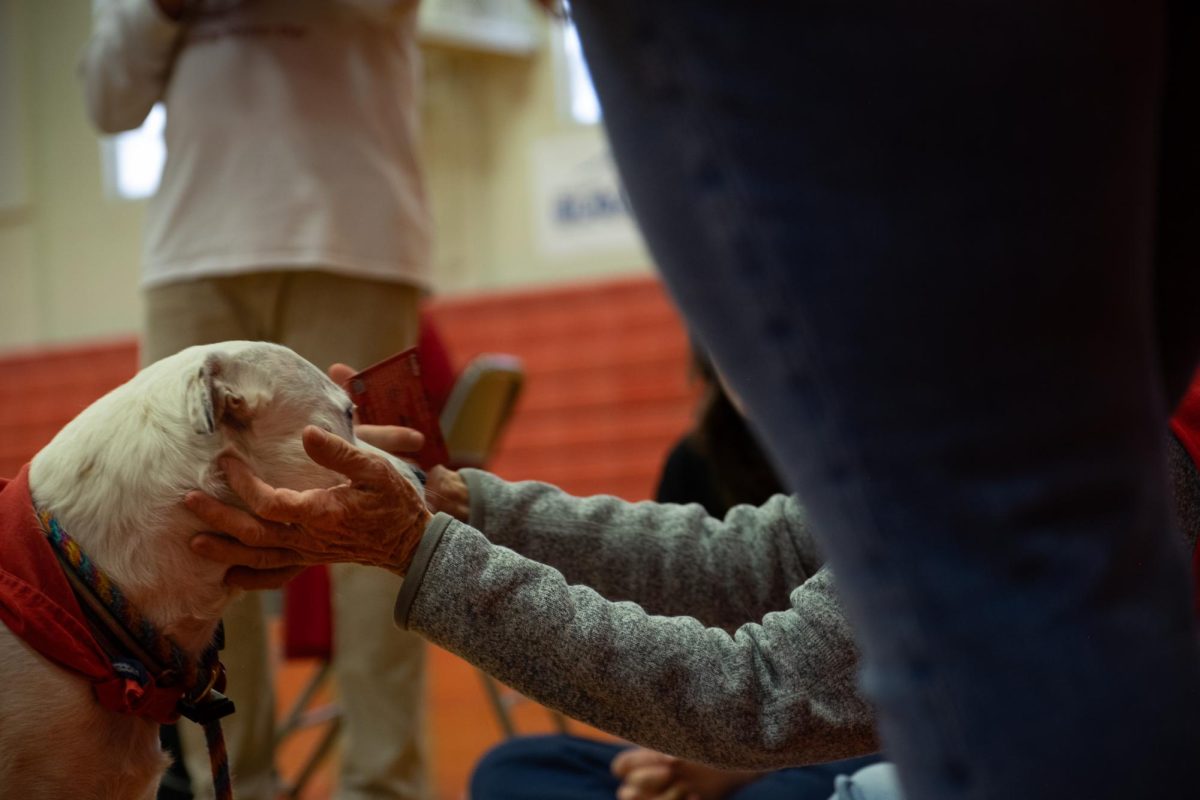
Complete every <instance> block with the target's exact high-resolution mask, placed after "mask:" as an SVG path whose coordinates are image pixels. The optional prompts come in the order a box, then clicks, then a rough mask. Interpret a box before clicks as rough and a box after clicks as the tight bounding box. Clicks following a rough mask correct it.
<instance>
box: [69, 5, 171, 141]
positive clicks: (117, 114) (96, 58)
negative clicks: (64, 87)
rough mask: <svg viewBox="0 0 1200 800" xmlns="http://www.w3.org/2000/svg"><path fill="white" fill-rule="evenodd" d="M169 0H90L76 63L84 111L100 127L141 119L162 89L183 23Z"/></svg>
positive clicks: (115, 128)
mask: <svg viewBox="0 0 1200 800" xmlns="http://www.w3.org/2000/svg"><path fill="white" fill-rule="evenodd" d="M171 8H175V6H173V5H172V4H171V3H170V0H163V5H160V4H159V2H156V0H94V2H93V11H92V16H93V26H92V36H91V38H90V39H89V40H88V44H87V48H86V50H85V51H84V54H83V59H82V61H81V63H80V71H81V73H82V76H83V86H84V95H85V99H86V102H87V111H88V117H89V118H90V119H91V120H92V123H93V124H94V125H95V126H96V128H98V129H99V130H100V131H102V132H104V133H119V132H120V131H125V130H131V129H133V128H136V127H137V126H139V125H141V124H142V122H143V121H144V120H145V119H146V115H147V114H149V113H150V109H151V108H153V107H154V104H155V103H156V102H158V101H159V100H160V99H161V98H162V96H163V93H164V91H165V90H166V86H167V81H168V79H169V78H170V75H171V65H172V62H173V61H174V58H175V49H176V45H177V41H178V38H179V34H180V31H182V26H181V25H180V24H179V23H178V22H177V21H175V20H174V19H172V18H171V17H170V16H168V13H167V10H166V9H171Z"/></svg>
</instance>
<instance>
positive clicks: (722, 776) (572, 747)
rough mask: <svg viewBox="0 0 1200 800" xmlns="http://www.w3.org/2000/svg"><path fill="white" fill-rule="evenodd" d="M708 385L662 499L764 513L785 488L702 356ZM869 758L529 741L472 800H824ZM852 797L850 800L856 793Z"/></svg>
mask: <svg viewBox="0 0 1200 800" xmlns="http://www.w3.org/2000/svg"><path fill="white" fill-rule="evenodd" d="M692 352H693V357H692V374H693V375H694V376H695V378H696V379H697V380H699V381H700V382H701V384H702V387H703V390H702V391H703V394H702V396H701V400H700V406H699V413H698V415H697V423H696V425H695V427H694V428H693V429H692V430H691V431H689V432H688V433H687V434H685V435H684V436H683V437H682V438H681V439H680V440H679V441H678V442H677V443H676V444H675V446H674V447H673V448H672V449H671V451H670V453H669V454H668V456H667V459H666V462H665V464H664V465H663V469H662V473H661V476H660V478H659V483H658V488H657V490H656V493H655V500H656V501H657V502H660V503H699V504H700V505H702V506H704V509H705V511H707V512H708V513H709V514H710V515H711V516H713V517H716V518H718V519H720V518H722V517H724V516H725V513H726V512H727V511H728V510H729V509H730V508H732V507H733V506H735V505H743V504H745V505H753V506H758V505H761V504H763V503H765V502H766V501H767V500H768V499H769V498H770V497H771V496H772V495H775V494H781V493H783V492H784V489H783V485H782V484H781V483H780V481H779V478H778V477H777V476H776V474H775V471H774V469H773V468H772V467H771V465H770V463H769V462H768V461H767V458H766V456H765V455H764V454H763V452H762V449H761V448H760V447H759V446H758V442H757V441H756V440H755V439H754V436H753V434H752V433H751V432H750V429H749V427H748V426H747V423H746V420H745V418H744V417H743V416H742V414H741V413H740V412H739V411H738V409H737V407H736V405H735V404H734V402H733V401H732V400H731V399H730V398H729V396H728V394H726V392H725V390H724V389H723V387H722V386H721V383H720V381H719V380H718V379H717V376H716V374H715V372H714V370H713V368H712V365H711V364H710V362H709V361H708V360H707V359H706V358H704V357H703V355H702V354H701V353H700V352H699V351H698V350H697V349H695V348H693V351H692ZM877 760H878V756H875V755H869V756H864V757H861V758H852V759H848V760H843V761H837V762H834V763H832V764H827V765H818V766H811V767H800V768H795V769H784V770H778V771H774V772H753V771H743V770H721V769H716V768H713V767H709V766H706V765H704V764H700V763H698V762H694V761H687V760H684V759H678V758H674V757H672V756H668V755H665V754H663V753H659V752H657V751H654V750H648V749H645V748H631V747H630V746H629V745H628V744H622V743H618V742H599V741H595V740H591V739H584V738H581V737H576V736H568V735H552V736H527V737H518V738H515V739H510V740H508V741H506V742H503V743H501V744H499V745H497V746H496V747H494V748H492V749H491V750H490V751H489V752H488V753H486V754H485V755H484V757H483V759H482V760H481V761H480V762H479V764H478V765H477V766H476V768H475V770H474V772H473V774H472V776H471V789H470V796H471V798H472V800H553V799H554V798H562V799H563V800H568V799H570V800H574V799H576V798H578V800H591V799H592V798H594V800H611V798H614V797H616V796H617V795H618V792H619V791H621V792H622V793H621V797H622V798H626V799H627V800H641V798H645V800H651V798H656V797H662V796H670V795H668V792H675V793H676V795H675V796H678V797H695V798H697V800H722V798H731V799H732V798H737V800H774V799H775V798H779V800H807V799H808V798H811V799H812V800H825V798H827V797H828V796H829V794H830V792H831V791H833V787H834V778H835V777H837V776H839V775H843V774H848V773H851V772H853V771H854V770H855V769H857V768H859V767H862V766H865V765H868V764H871V763H874V762H875V761H877ZM847 796H850V795H847Z"/></svg>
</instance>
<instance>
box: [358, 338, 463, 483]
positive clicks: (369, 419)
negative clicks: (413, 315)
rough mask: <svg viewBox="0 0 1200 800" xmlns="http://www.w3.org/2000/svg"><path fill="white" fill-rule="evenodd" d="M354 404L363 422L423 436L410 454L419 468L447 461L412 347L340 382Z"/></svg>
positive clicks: (436, 421) (417, 359) (436, 420)
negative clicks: (397, 428) (391, 426)
mask: <svg viewBox="0 0 1200 800" xmlns="http://www.w3.org/2000/svg"><path fill="white" fill-rule="evenodd" d="M344 386H345V388H346V391H347V392H349V393H350V399H351V400H353V401H354V403H355V405H356V406H358V421H359V422H361V423H364V424H367V425H402V426H404V427H406V428H413V429H415V430H418V431H420V432H421V433H422V434H424V435H425V444H424V446H423V447H422V448H421V449H420V450H419V451H418V452H417V453H415V454H414V455H413V457H414V460H415V461H416V462H417V464H418V465H419V466H420V467H421V468H422V469H429V468H431V467H433V466H435V465H437V464H445V463H446V462H447V461H448V460H449V456H448V455H447V452H446V442H445V440H444V439H443V438H442V428H441V424H440V422H439V420H438V416H437V414H436V413H434V411H433V404H432V403H431V402H430V400H429V394H428V392H427V391H426V389H425V384H424V382H423V381H422V377H421V360H420V358H419V357H418V356H417V348H415V347H412V348H409V349H408V350H404V351H401V352H399V353H397V354H396V355H394V356H392V357H390V358H387V359H384V360H383V361H380V362H379V363H378V364H373V365H371V366H369V367H367V368H366V369H364V370H363V371H362V372H359V373H358V374H356V375H354V376H352V377H351V378H350V379H349V380H347V381H346V383H345V384H344Z"/></svg>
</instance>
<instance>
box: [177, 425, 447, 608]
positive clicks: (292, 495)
mask: <svg viewBox="0 0 1200 800" xmlns="http://www.w3.org/2000/svg"><path fill="white" fill-rule="evenodd" d="M303 441H304V449H305V451H306V452H307V453H308V455H309V457H310V458H312V460H313V461H315V462H316V463H318V464H320V465H321V466H323V467H325V468H327V469H331V470H334V471H336V472H339V473H341V474H342V475H345V476H346V477H347V478H349V481H348V482H347V483H343V484H340V485H338V486H334V487H333V488H330V489H309V490H307V491H295V490H292V489H276V488H273V487H271V486H269V485H267V484H266V483H264V482H263V481H262V480H261V479H260V478H259V477H258V476H257V475H255V474H254V473H253V472H251V471H250V468H249V467H247V466H246V464H245V463H243V462H242V461H240V460H238V459H236V458H232V457H226V458H222V459H221V461H220V466H221V468H222V469H223V470H224V471H225V475H226V478H227V480H228V481H229V486H230V488H231V489H233V491H234V492H235V493H236V494H237V495H238V496H239V497H241V498H242V500H243V501H245V503H246V506H247V507H248V508H249V509H250V512H252V513H247V512H246V511H243V510H241V509H238V508H234V507H233V506H230V505H226V504H225V503H222V502H221V501H219V500H217V499H216V498H213V497H210V496H209V495H206V494H204V493H203V492H189V493H188V494H187V496H186V497H185V498H184V504H185V505H186V506H187V507H188V508H189V509H190V510H191V511H192V513H194V514H195V515H196V516H197V517H199V518H200V519H201V520H202V521H203V522H204V523H205V524H206V525H209V526H211V527H212V528H213V529H214V530H217V531H222V532H224V533H225V534H227V537H221V536H217V535H213V534H207V533H201V534H197V535H196V536H195V537H193V538H192V542H191V546H192V550H193V551H194V552H196V553H198V554H200V555H202V556H205V557H206V558H210V559H213V560H215V561H220V562H222V563H225V564H230V565H233V568H232V569H230V570H229V572H228V573H226V576H225V580H226V583H229V584H230V585H234V586H242V587H243V588H263V587H264V586H267V585H281V584H282V583H283V582H286V580H287V578H290V577H292V576H294V575H295V573H296V572H298V571H299V570H300V569H302V568H304V567H307V566H311V565H313V564H330V563H336V562H351V563H356V564H367V565H371V566H378V567H383V568H384V569H387V570H390V571H392V572H395V573H398V574H400V575H403V574H405V573H406V572H407V571H408V568H409V565H410V564H411V563H412V557H413V554H414V553H415V552H416V550H417V546H418V545H419V544H420V541H421V537H422V536H423V535H424V532H425V526H426V525H427V524H428V522H429V520H430V519H431V517H432V515H431V514H430V512H429V510H428V509H426V508H425V504H424V502H423V501H422V498H421V497H420V495H419V493H418V491H417V490H416V489H414V488H413V486H412V485H411V484H410V483H409V482H408V481H407V480H406V479H405V478H404V477H403V476H402V475H400V474H399V473H397V472H396V471H395V470H394V469H393V468H392V466H391V464H389V463H388V462H387V460H386V459H385V458H383V457H382V456H379V455H376V454H372V453H368V452H364V451H362V450H359V449H358V448H356V447H355V446H354V445H352V444H350V443H349V442H347V441H346V440H344V439H342V438H340V437H338V436H335V435H334V434H332V433H329V432H327V431H324V430H321V429H320V428H316V427H313V426H309V427H307V428H305V429H304V439H303ZM285 576H286V577H285ZM272 581H273V583H272Z"/></svg>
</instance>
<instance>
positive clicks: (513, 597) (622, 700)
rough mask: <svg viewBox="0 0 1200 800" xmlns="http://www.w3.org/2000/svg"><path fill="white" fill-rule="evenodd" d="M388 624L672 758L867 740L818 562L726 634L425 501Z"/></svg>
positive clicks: (849, 651) (848, 745)
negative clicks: (428, 512)
mask: <svg viewBox="0 0 1200 800" xmlns="http://www.w3.org/2000/svg"><path fill="white" fill-rule="evenodd" d="M741 580H742V581H743V586H744V587H745V588H747V589H750V587H751V585H752V584H753V577H752V576H744V577H743V578H742V579H741ZM396 622H397V624H398V625H399V626H400V627H403V628H407V629H409V630H413V631H417V632H419V633H421V634H422V635H423V636H425V637H426V638H428V639H429V640H430V641H432V642H434V643H435V644H437V645H439V646H441V647H443V648H445V649H447V650H449V651H451V652H453V653H456V654H457V655H459V656H461V657H463V658H465V659H466V660H468V661H470V662H472V663H474V664H476V665H477V666H479V667H480V668H482V669H483V670H484V671H486V672H488V673H489V674H491V675H494V676H496V677H497V678H499V679H500V680H501V681H503V682H504V683H506V684H508V685H510V686H512V687H513V688H515V689H517V690H518V691H520V692H522V693H524V694H526V695H528V696H529V697H532V698H534V699H535V700H537V701H539V702H541V703H543V704H545V705H547V706H550V707H552V708H556V709H559V710H560V711H563V712H564V713H566V714H568V715H569V716H572V717H574V718H576V719H579V720H582V721H584V722H586V723H588V724H590V725H594V726H596V727H598V728H600V729H602V730H606V731H608V732H610V733H613V734H616V735H618V736H621V737H623V738H625V739H628V740H630V741H632V742H635V743H637V744H640V745H642V746H645V747H650V748H654V749H655V750H660V751H663V752H668V753H672V754H674V755H677V756H680V757H683V758H688V759H692V760H696V761H701V762H704V763H708V764H713V765H715V766H720V767H725V768H736V769H756V770H761V769H772V768H777V767H783V766H794V765H798V764H806V763H817V762H823V761H829V760H834V759H839V758H848V757H851V756H855V755H863V754H866V753H870V752H874V751H875V750H876V749H877V748H878V745H877V743H876V741H875V738H874V734H873V726H872V715H871V710H870V707H869V705H868V704H867V702H866V701H865V700H863V699H862V698H861V697H860V696H859V695H858V693H857V691H856V688H855V670H856V665H857V653H856V650H855V647H854V644H853V641H852V638H851V633H850V629H849V625H848V623H847V622H846V620H845V618H844V617H843V616H842V613H841V611H840V609H839V607H838V604H837V601H836V599H835V597H834V592H833V587H832V584H831V582H830V575H829V573H828V572H827V571H825V570H822V571H821V572H819V573H818V574H817V575H816V576H815V577H813V578H812V579H810V580H808V581H807V582H805V583H804V585H803V586H801V587H799V588H798V589H796V590H795V591H794V592H793V593H792V596H791V607H790V608H789V609H788V610H787V611H782V612H776V613H771V614H767V615H766V616H765V617H763V618H762V620H761V622H759V623H750V624H746V625H743V626H742V627H740V628H739V629H738V630H737V631H736V632H735V633H733V634H732V635H731V634H729V633H726V632H725V631H723V630H720V629H718V628H711V627H705V626H704V625H702V624H701V623H700V622H699V621H698V620H696V619H694V618H691V617H683V616H676V617H667V616H653V615H650V614H648V613H647V612H646V611H645V610H644V609H643V608H641V607H639V606H637V605H635V604H633V603H629V602H611V601H608V600H605V599H604V598H603V597H601V596H600V595H598V594H597V593H596V592H595V591H593V590H592V589H590V588H588V587H586V586H580V585H571V584H569V583H568V582H567V580H566V579H565V578H564V577H563V575H562V573H560V572H558V571H557V570H555V569H553V568H551V567H549V566H547V565H545V564H541V563H538V562H536V561H533V560H531V559H528V558H524V557H522V556H520V555H518V554H517V553H515V552H513V551H511V550H509V549H507V548H504V547H498V546H496V545H494V544H492V543H490V542H488V541H487V539H486V538H485V537H484V536H483V535H482V534H481V533H479V532H478V531H476V530H474V529H472V528H470V527H468V526H467V525H464V524H463V523H461V522H458V521H457V520H454V519H453V518H451V517H450V516H448V515H446V514H439V515H437V516H436V517H435V518H434V520H433V522H432V523H431V524H430V526H429V528H428V529H427V533H426V535H425V537H424V539H423V541H422V544H421V546H420V548H418V551H417V553H416V556H415V558H414V560H413V562H412V566H411V567H410V568H409V570H408V575H407V577H406V578H405V582H404V585H403V588H402V590H401V595H400V598H399V599H398V601H397V608H396Z"/></svg>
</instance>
